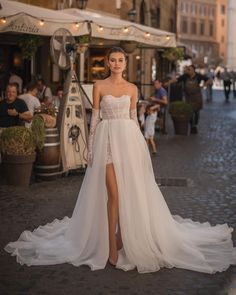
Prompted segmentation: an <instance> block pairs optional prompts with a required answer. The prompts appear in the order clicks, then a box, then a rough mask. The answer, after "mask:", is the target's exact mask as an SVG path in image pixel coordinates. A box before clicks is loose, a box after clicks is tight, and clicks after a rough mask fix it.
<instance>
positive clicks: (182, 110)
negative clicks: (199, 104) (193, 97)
mask: <svg viewBox="0 0 236 295" xmlns="http://www.w3.org/2000/svg"><path fill="white" fill-rule="evenodd" d="M169 113H170V114H171V116H173V117H189V118H190V117H191V115H192V113H193V108H192V106H191V105H190V104H189V103H187V102H185V101H174V102H171V103H170V106H169Z"/></svg>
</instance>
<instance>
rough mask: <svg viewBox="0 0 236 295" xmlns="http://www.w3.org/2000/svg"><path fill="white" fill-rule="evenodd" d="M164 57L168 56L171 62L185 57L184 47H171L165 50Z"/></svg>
mask: <svg viewBox="0 0 236 295" xmlns="http://www.w3.org/2000/svg"><path fill="white" fill-rule="evenodd" d="M162 57H163V58H166V59H167V60H168V61H170V62H175V61H177V60H182V59H183V58H184V49H183V48H182V47H171V48H168V49H166V50H165V51H164V53H163V54H162Z"/></svg>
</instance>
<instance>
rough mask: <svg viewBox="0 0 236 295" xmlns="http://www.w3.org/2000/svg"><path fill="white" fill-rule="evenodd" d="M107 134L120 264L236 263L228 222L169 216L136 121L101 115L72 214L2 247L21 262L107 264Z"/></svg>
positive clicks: (143, 267)
mask: <svg viewBox="0 0 236 295" xmlns="http://www.w3.org/2000/svg"><path fill="white" fill-rule="evenodd" d="M108 140H109V144H110V151H111V155H112V162H113V165H114V168H115V174H116V178H117V184H118V194H119V221H120V227H121V235H122V241H123V248H122V249H121V250H120V251H119V255H118V262H117V266H116V267H117V268H120V269H123V270H125V271H127V270H131V269H134V268H137V270H138V271H139V272H140V273H145V272H155V271H158V270H159V269H160V268H161V267H169V268H170V267H178V268H184V269H189V270H194V271H199V272H205V273H215V272H216V271H224V270H226V269H227V268H228V267H229V266H230V264H236V248H234V247H233V242H232V239H231V233H232V228H230V227H228V225H227V224H221V225H216V226H211V225H210V224H209V223H207V222H205V223H199V222H194V221H192V220H190V219H183V218H181V217H180V216H173V215H171V213H170V211H169V209H168V207H167V204H166V202H165V200H164V198H163V196H162V193H161V191H160V190H159V188H158V185H157V184H156V182H155V177H154V173H153V169H152V163H151V159H150V156H149V151H148V148H147V145H146V142H145V140H144V138H143V135H142V133H141V132H140V130H139V128H138V127H137V125H136V124H135V122H134V121H133V120H129V119H113V120H103V121H101V122H100V123H99V124H98V126H97V130H96V135H95V139H94V160H93V165H92V167H88V168H87V170H86V174H85V177H84V180H83V183H82V187H81V190H80V193H79V196H78V199H77V203H76V206H75V208H74V211H73V214H72V216H71V218H68V217H65V218H64V219H63V220H57V219H56V220H54V221H53V222H51V223H48V224H46V225H44V226H39V227H38V228H37V229H36V230H34V231H33V232H29V231H24V232H23V233H22V234H21V236H20V237H19V239H18V240H17V241H16V242H11V243H9V244H8V245H7V246H6V247H5V250H6V251H8V252H10V253H12V255H15V256H16V257H17V261H18V262H19V263H21V264H27V265H28V266H30V265H49V264H59V263H64V262H68V263H72V264H73V265H75V266H80V265H88V266H90V268H91V269H92V270H97V269H103V268H104V267H105V266H106V263H107V259H108V255H109V237H108V217H107V199H108V197H107V191H106V185H105V176H106V175H105V173H106V163H107V146H108Z"/></svg>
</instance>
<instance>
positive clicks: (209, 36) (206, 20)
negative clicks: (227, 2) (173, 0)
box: [177, 0, 219, 66]
mask: <svg viewBox="0 0 236 295" xmlns="http://www.w3.org/2000/svg"><path fill="white" fill-rule="evenodd" d="M217 7H218V6H217V1H216V0H204V1H203V0H179V3H178V20H177V27H178V29H177V31H178V33H177V38H178V41H179V42H180V43H183V44H184V45H185V46H186V47H187V48H188V49H189V50H190V51H191V52H192V56H193V62H194V63H196V64H198V65H199V66H201V65H204V64H212V63H215V62H218V58H219V45H218V42H217V29H216V26H215V22H216V17H217Z"/></svg>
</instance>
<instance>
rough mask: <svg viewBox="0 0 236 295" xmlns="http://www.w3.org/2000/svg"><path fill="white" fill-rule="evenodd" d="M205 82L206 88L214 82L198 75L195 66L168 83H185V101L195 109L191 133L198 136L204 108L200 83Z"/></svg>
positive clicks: (191, 122) (189, 67)
mask: <svg viewBox="0 0 236 295" xmlns="http://www.w3.org/2000/svg"><path fill="white" fill-rule="evenodd" d="M202 81H204V86H206V87H207V86H208V85H209V84H210V83H212V80H211V79H210V78H209V77H207V76H205V75H201V74H198V73H196V71H195V67H194V66H193V65H190V66H188V68H187V70H186V73H185V74H183V75H181V76H179V77H178V78H177V79H172V80H170V81H168V82H167V83H168V84H169V83H176V82H183V83H184V93H185V100H186V101H187V102H188V103H190V104H191V106H192V108H193V116H192V118H191V120H190V125H191V133H192V134H196V133H197V132H198V130H197V125H198V122H199V115H200V110H201V109H202V107H203V99H202V92H201V87H200V83H201V82H202Z"/></svg>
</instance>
